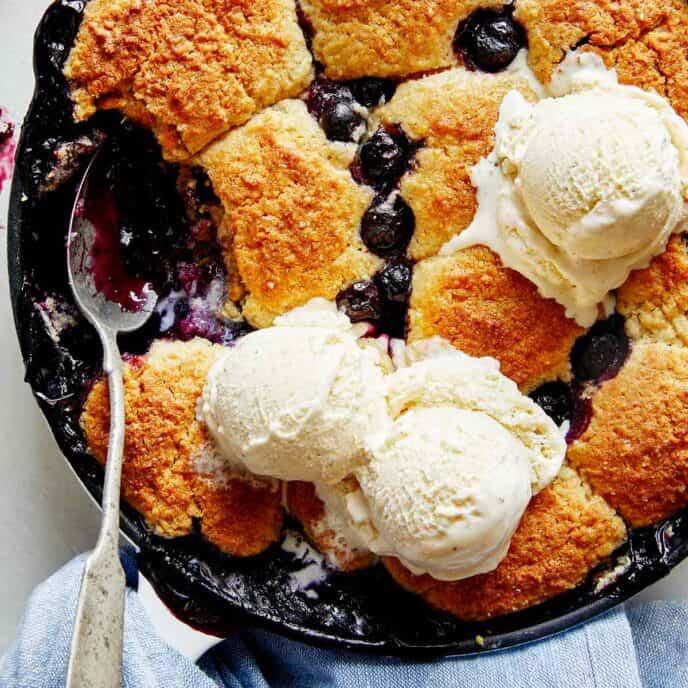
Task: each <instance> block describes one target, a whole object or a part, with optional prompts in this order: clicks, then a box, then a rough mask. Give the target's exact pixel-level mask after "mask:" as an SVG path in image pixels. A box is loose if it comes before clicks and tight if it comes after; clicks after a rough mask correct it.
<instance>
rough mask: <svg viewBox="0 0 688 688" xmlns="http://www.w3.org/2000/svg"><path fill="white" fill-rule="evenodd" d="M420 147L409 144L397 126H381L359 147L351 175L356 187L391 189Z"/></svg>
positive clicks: (411, 142) (416, 144) (410, 142)
mask: <svg viewBox="0 0 688 688" xmlns="http://www.w3.org/2000/svg"><path fill="white" fill-rule="evenodd" d="M420 145H421V144H419V143H415V142H413V141H411V140H410V139H409V138H408V137H407V136H406V134H405V133H404V131H403V129H402V128H401V127H400V126H399V125H398V124H395V125H391V126H382V127H380V128H379V129H378V130H377V131H376V132H375V133H374V134H373V135H372V136H371V137H370V138H369V139H368V140H367V141H366V142H365V143H364V144H363V145H362V146H361V148H360V150H359V152H358V156H357V158H356V160H355V161H354V163H353V165H352V168H351V173H352V175H353V177H354V179H355V180H356V181H358V182H359V183H362V184H368V185H370V186H373V187H375V188H378V189H390V188H393V187H394V186H395V185H396V184H397V182H398V181H399V179H400V178H401V176H402V175H403V174H404V172H406V171H407V170H408V169H409V168H410V166H411V162H412V160H413V156H414V155H415V153H416V151H417V150H418V148H419V147H420Z"/></svg>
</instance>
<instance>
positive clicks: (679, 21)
mask: <svg viewBox="0 0 688 688" xmlns="http://www.w3.org/2000/svg"><path fill="white" fill-rule="evenodd" d="M515 4H516V10H515V13H514V16H515V17H516V19H518V21H520V22H521V23H522V24H523V25H524V26H525V28H526V31H527V32H528V44H529V61H530V65H531V67H532V68H533V71H534V72H535V74H536V75H537V76H538V78H540V80H541V81H544V82H547V81H549V80H550V78H551V76H552V72H553V70H554V68H555V67H556V66H557V64H558V63H559V62H561V60H562V59H563V57H564V55H565V53H566V51H567V50H569V49H572V48H575V47H577V46H579V45H580V46H582V49H584V50H593V51H595V52H596V53H598V54H599V55H601V56H602V58H603V59H604V61H605V63H606V65H607V67H610V68H611V67H614V68H616V71H617V73H618V75H619V80H620V81H621V82H622V83H625V84H631V85H634V86H639V87H640V88H643V89H645V90H655V91H657V92H658V93H660V94H661V95H663V96H666V97H667V98H668V99H669V101H670V102H671V104H672V105H673V106H674V109H675V110H676V111H677V112H678V113H679V114H680V115H682V116H684V117H686V116H688V51H687V50H686V34H687V32H688V4H686V3H685V2H684V1H683V0H595V2H591V1H590V0H567V1H566V2H562V1H561V0H516V3H515Z"/></svg>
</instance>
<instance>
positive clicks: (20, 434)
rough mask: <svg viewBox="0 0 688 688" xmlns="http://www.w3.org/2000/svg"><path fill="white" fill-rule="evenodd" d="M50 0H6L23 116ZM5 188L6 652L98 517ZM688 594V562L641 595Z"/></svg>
mask: <svg viewBox="0 0 688 688" xmlns="http://www.w3.org/2000/svg"><path fill="white" fill-rule="evenodd" d="M47 6H48V2H46V1H45V0H0V17H2V21H0V46H2V47H1V48H0V106H2V107H4V108H8V109H9V110H10V112H11V113H12V114H13V115H14V118H15V119H19V118H20V117H21V116H23V113H24V111H25V110H26V107H27V105H28V102H29V99H30V97H31V92H32V89H33V77H32V72H31V37H32V34H33V31H34V29H35V27H36V25H37V24H38V21H39V19H40V16H41V14H42V13H43V11H44V9H45V8H46V7H47ZM7 192H8V189H7V188H6V189H5V190H4V191H3V192H2V197H1V198H0V225H2V227H3V230H2V231H1V234H2V243H1V245H0V250H2V255H3V259H2V263H3V265H2V269H0V319H1V322H2V327H1V328H0V383H1V384H0V436H1V437H2V438H3V443H2V445H1V446H0V475H1V476H2V480H0V509H1V511H0V514H1V515H0V552H2V573H1V574H0V610H1V611H0V653H1V652H3V651H4V650H5V648H6V647H7V645H8V644H9V642H10V641H11V639H12V638H13V636H14V633H15V630H16V627H17V624H18V622H19V620H20V617H21V610H22V608H23V606H24V604H25V601H26V598H27V597H28V595H29V593H30V591H31V589H32V588H33V587H34V586H35V585H36V584H38V583H39V582H40V581H42V580H43V579H44V578H46V577H47V576H48V575H49V574H50V573H51V572H52V571H53V570H55V569H56V568H58V567H59V566H61V565H62V564H63V563H64V562H66V561H67V560H68V559H70V558H71V557H73V556H74V555H75V554H77V553H79V552H81V551H83V550H86V549H88V548H89V547H90V545H91V543H92V542H94V540H95V534H96V529H97V523H98V514H97V511H96V509H95V507H94V506H93V505H92V504H91V502H90V500H89V499H88V498H87V496H86V494H85V493H84V492H83V491H82V489H81V487H80V486H79V484H78V482H77V481H76V479H75V478H74V477H73V476H72V474H71V473H70V472H69V470H68V469H67V467H66V464H65V462H64V461H63V460H62V458H61V456H60V453H59V451H58V449H57V447H56V446H55V444H54V442H53V440H52V437H51V436H50V433H49V432H48V430H47V427H46V426H45V424H44V423H43V421H42V418H41V416H40V414H39V412H38V408H37V407H36V405H35V403H34V402H33V399H32V397H31V395H30V393H29V389H28V387H27V386H26V385H25V384H24V383H23V380H22V378H23V366H22V363H21V359H20V357H19V349H18V346H17V342H16V338H15V334H14V325H13V323H12V318H11V313H10V306H9V297H8V287H7V274H6V272H7V271H6V268H5V266H4V262H5V260H4V255H5V239H6V236H5V232H4V226H5V223H6V217H7ZM643 596H644V597H646V598H655V599H678V598H685V599H688V563H684V564H683V565H682V566H680V567H678V569H676V570H675V571H674V572H673V573H672V574H671V576H669V577H668V578H666V579H665V580H664V581H662V582H661V583H659V584H658V585H655V586H654V587H653V588H651V589H650V590H648V591H647V592H646V593H644V595H643Z"/></svg>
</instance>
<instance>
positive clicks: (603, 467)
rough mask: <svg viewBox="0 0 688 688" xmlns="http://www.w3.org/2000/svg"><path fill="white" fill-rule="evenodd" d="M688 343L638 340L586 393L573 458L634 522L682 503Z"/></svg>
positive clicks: (687, 468) (687, 476)
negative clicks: (583, 423) (586, 408)
mask: <svg viewBox="0 0 688 688" xmlns="http://www.w3.org/2000/svg"><path fill="white" fill-rule="evenodd" d="M686 418H688V350H687V349H685V348H683V347H678V346H669V345H666V344H661V343H654V342H653V343H645V342H636V343H635V344H634V346H633V349H632V351H631V355H630V357H629V359H628V360H627V361H626V363H625V365H624V366H623V367H622V368H621V370H620V372H619V374H618V375H617V376H616V377H614V378H613V379H611V380H608V381H607V382H604V383H603V384H602V385H601V387H600V388H599V390H597V392H596V393H595V394H594V396H593V398H592V419H591V421H590V425H589V426H588V428H587V430H586V431H585V432H584V433H583V435H582V436H581V437H580V438H579V439H578V440H577V441H576V442H574V443H573V444H572V445H571V446H570V447H569V452H568V457H569V461H570V462H571V464H572V465H573V466H574V467H575V468H576V470H578V471H579V472H580V474H581V475H582V476H583V477H584V478H585V479H586V480H587V481H588V482H589V483H590V485H591V486H592V488H593V490H595V491H596V492H597V493H598V494H600V495H602V496H603V497H604V498H605V499H606V500H607V501H608V502H609V504H611V505H612V506H613V507H614V508H615V509H616V510H617V511H618V512H619V513H620V514H621V516H623V518H624V519H625V520H626V521H627V522H628V523H630V524H631V525H632V526H634V527H640V526H644V525H649V524H651V523H656V522H657V521H660V520H662V519H664V518H667V517H668V516H670V515H672V514H673V513H675V512H676V511H678V510H679V509H681V508H682V507H684V506H686V505H688V426H687V425H686Z"/></svg>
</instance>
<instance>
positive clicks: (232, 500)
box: [81, 339, 282, 556]
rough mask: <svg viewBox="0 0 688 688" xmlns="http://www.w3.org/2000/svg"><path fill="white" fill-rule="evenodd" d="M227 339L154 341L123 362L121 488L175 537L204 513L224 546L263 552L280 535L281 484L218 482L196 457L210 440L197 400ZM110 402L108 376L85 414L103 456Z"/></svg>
mask: <svg viewBox="0 0 688 688" xmlns="http://www.w3.org/2000/svg"><path fill="white" fill-rule="evenodd" d="M221 353H222V347H219V346H214V345H212V344H210V343H209V342H207V341H205V340H201V339H196V340H193V341H191V342H174V343H173V342H157V343H155V344H154V345H153V347H152V348H151V351H150V353H149V354H148V355H147V356H146V357H144V358H142V359H140V360H136V361H133V362H130V363H128V364H127V365H126V366H125V373H124V389H125V403H126V441H125V448H124V465H123V468H122V494H123V496H124V498H125V499H126V500H127V501H128V502H130V503H131V505H132V506H133V507H134V508H135V509H136V510H137V511H139V512H141V514H142V515H143V516H144V517H145V519H146V521H147V522H148V523H149V524H150V525H151V526H152V527H154V528H155V530H156V531H158V532H159V533H161V534H163V535H166V536H169V537H177V536H180V535H186V534H188V533H190V532H191V530H192V527H193V519H194V518H200V519H201V529H202V532H203V533H204V534H205V535H206V536H207V537H208V539H209V540H210V541H211V542H213V543H214V544H215V545H217V546H218V547H219V548H220V549H222V550H223V551H225V552H227V553H229V554H233V555H238V556H248V555H252V554H258V553H259V552H262V551H263V550H264V549H266V548H267V547H268V546H269V545H270V544H272V543H273V542H275V541H276V540H277V539H278V538H279V535H280V529H281V525H282V509H281V506H280V494H279V490H277V489H275V486H274V485H273V484H271V483H269V482H268V483H265V484H263V485H260V483H257V482H249V481H247V480H244V479H234V480H230V481H228V482H227V483H226V484H219V485H213V484H211V483H209V482H208V481H207V480H206V479H204V478H201V477H200V476H199V475H198V474H197V473H196V471H195V469H194V465H193V459H194V457H195V456H196V455H197V454H198V453H199V452H200V451H201V450H202V448H203V447H205V446H206V445H207V443H208V437H207V434H206V431H205V428H204V427H203V426H202V425H201V423H199V422H198V420H196V403H197V401H198V398H199V397H200V394H201V391H202V389H203V385H204V384H205V379H206V376H207V373H208V371H209V369H210V367H211V366H212V365H213V363H214V362H215V361H216V360H217V357H218V356H219V355H220V354H221ZM109 424H110V410H109V401H108V386H107V382H105V381H104V380H101V381H99V382H97V383H96V384H95V385H94V387H93V389H92V390H91V393H90V394H89V396H88V399H87V400H86V404H85V406H84V410H83V413H82V416H81V425H82V427H83V430H84V433H85V435H86V439H87V441H88V446H89V449H90V451H91V452H92V453H93V455H94V456H95V457H96V458H97V459H98V461H100V462H101V463H104V462H105V458H106V455H107V445H108V435H109Z"/></svg>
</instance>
